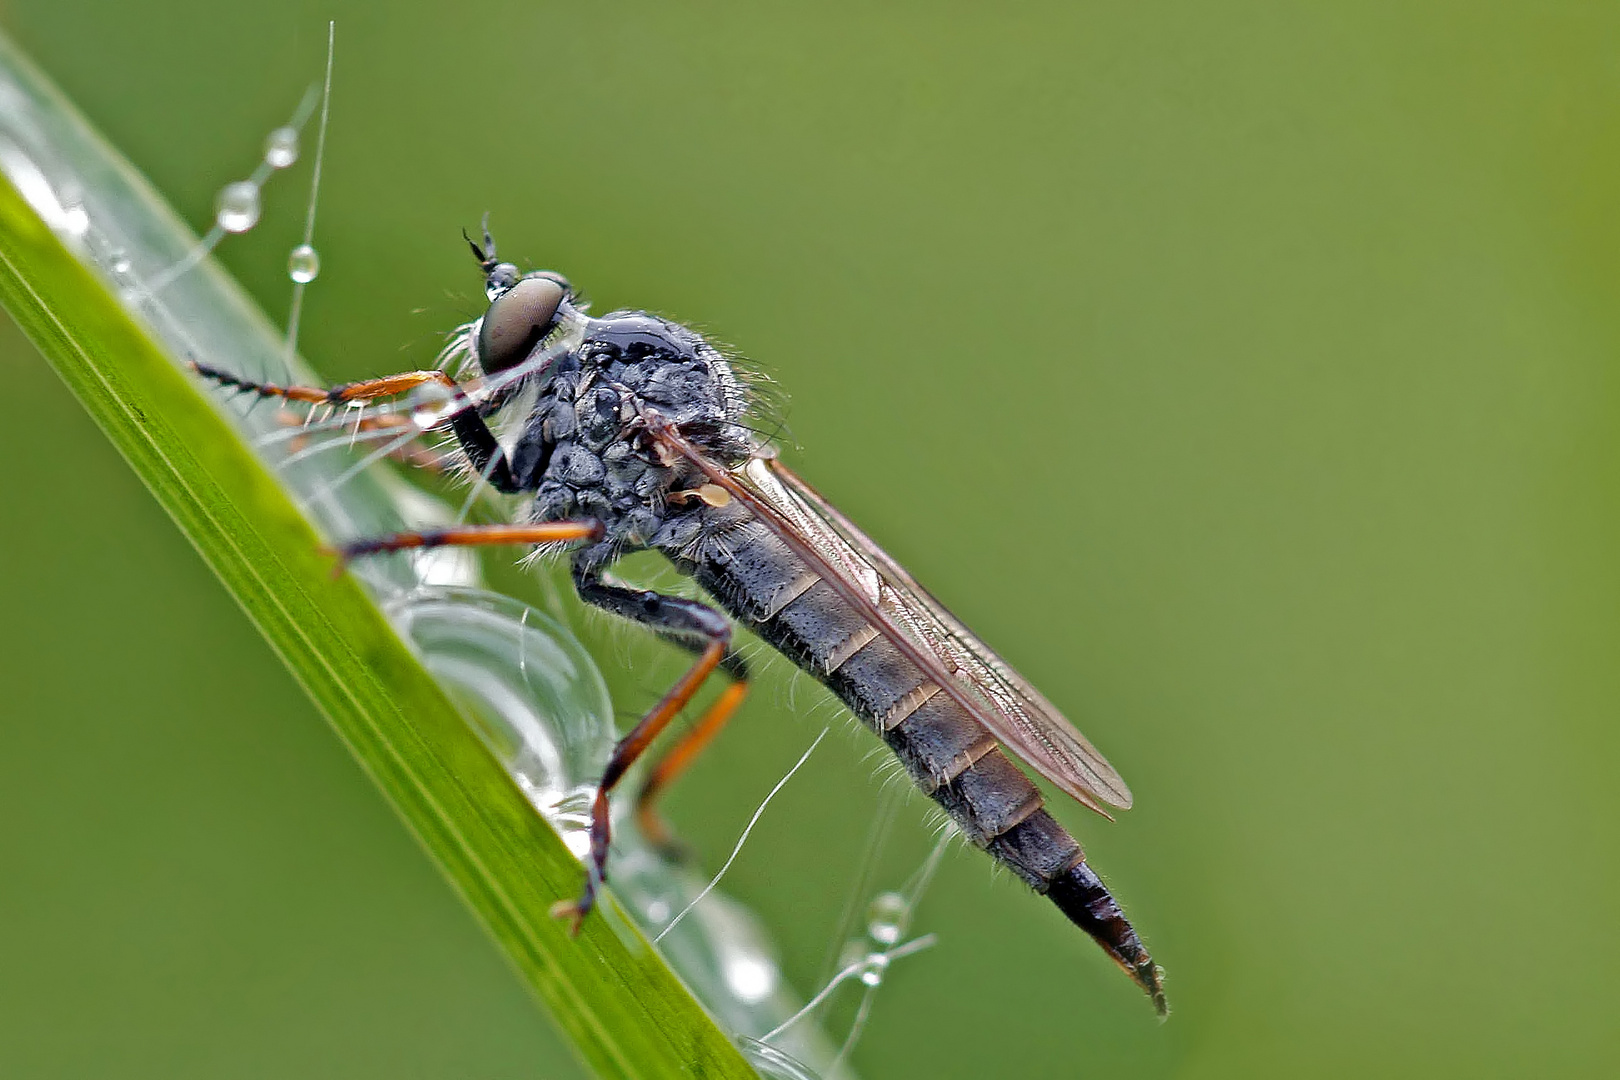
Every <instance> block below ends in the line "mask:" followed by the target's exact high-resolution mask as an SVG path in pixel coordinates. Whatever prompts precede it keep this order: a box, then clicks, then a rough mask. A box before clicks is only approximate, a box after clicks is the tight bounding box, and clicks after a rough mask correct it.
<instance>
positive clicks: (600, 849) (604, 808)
mask: <svg viewBox="0 0 1620 1080" xmlns="http://www.w3.org/2000/svg"><path fill="white" fill-rule="evenodd" d="M730 641H731V632H730V627H729V626H728V627H727V628H726V629H725V632H724V636H720V637H715V638H714V639H713V640H711V641H710V642H709V644H708V645H707V646H706V647H705V648H704V650H703V652H702V654H701V655H700V656H699V657H698V659H697V663H695V664H693V665H692V666H691V667H690V668H688V669H687V672H686V674H685V675H682V676H681V678H680V681H679V682H677V683H676V684H675V685H674V686H672V687H670V689H669V693H667V694H665V695H664V696H663V698H662V699H661V700H660V701H659V702H658V704H657V705H654V706H653V708H652V711H651V712H649V713H648V714H647V715H646V716H644V717H642V720H641V723H639V724H637V725H636V726H635V727H634V728H632V729H631V731H630V734H628V735H626V736H625V737H624V738H622V739H620V740H619V742H618V745H616V746H615V747H614V748H613V756H612V757H611V758H609V759H608V765H607V770H606V771H605V772H604V773H603V774H602V782H601V783H600V784H599V785H597V788H596V797H595V798H594V799H592V800H591V852H590V861H589V862H588V863H586V866H585V891H584V892H583V893H582V894H581V895H580V898H579V899H578V900H559V901H558V902H557V903H556V904H554V905H553V906H552V908H551V914H552V915H553V916H554V917H556V918H559V919H567V920H569V926H568V932H569V933H570V934H578V933H579V927H580V924H581V923H582V922H583V921H584V920H585V916H586V915H588V914H590V910H591V908H592V907H594V906H595V904H596V894H597V891H598V890H599V889H600V888H601V887H602V883H603V882H604V881H605V880H607V857H608V842H609V841H610V840H611V839H612V826H611V823H610V818H609V805H608V793H609V792H611V791H612V790H613V788H614V787H615V786H616V785H617V784H618V782H619V781H620V780H622V779H624V774H625V773H626V772H627V771H629V769H630V766H632V765H634V764H635V762H636V759H637V758H639V757H640V756H641V755H642V753H643V752H645V751H646V749H647V747H648V746H650V745H652V741H653V740H654V739H656V738H657V737H658V733H659V732H661V731H663V730H664V728H665V727H667V726H668V724H669V722H670V720H672V719H674V717H675V714H676V713H678V712H680V711H681V709H683V708H684V707H685V706H686V703H687V702H689V701H691V700H692V695H693V694H695V693H697V691H698V687H700V686H702V685H703V680H704V679H707V678H708V677H709V675H710V674H711V673H712V672H713V671H714V669H715V668H717V667H719V666H720V661H721V660H722V659H724V658H725V655H726V649H727V648H728V647H729V645H730Z"/></svg>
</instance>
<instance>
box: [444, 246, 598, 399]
mask: <svg viewBox="0 0 1620 1080" xmlns="http://www.w3.org/2000/svg"><path fill="white" fill-rule="evenodd" d="M483 231H484V242H483V245H482V246H480V245H479V244H478V243H477V242H476V241H474V240H473V238H472V237H470V236H467V234H466V233H462V237H463V238H464V239H465V240H466V241H467V246H468V247H470V248H472V253H473V256H474V257H475V258H477V260H478V268H479V269H480V270H482V271H483V272H484V294H485V295H486V296H487V297H488V298H489V310H488V311H486V312H484V317H483V318H482V319H480V320H479V321H478V329H477V336H476V337H475V338H474V340H473V347H474V350H475V351H474V355H475V357H476V358H477V361H478V366H479V368H480V369H481V370H482V371H483V373H484V374H485V375H486V376H491V375H496V374H499V373H501V372H504V371H510V370H512V369H513V368H516V367H517V366H518V365H519V364H521V363H523V362H524V361H525V360H527V359H528V358H529V357H530V356H531V355H533V353H534V351H535V349H536V348H537V347H538V346H539V345H540V344H541V343H542V342H544V341H546V340H547V339H548V338H550V337H552V336H553V335H554V334H555V333H557V331H558V330H560V329H561V328H562V327H563V325H564V324H565V323H568V322H570V321H577V320H578V319H579V318H581V313H580V312H579V310H578V308H576V307H575V306H574V304H573V303H572V300H573V296H574V290H573V286H572V285H570V284H569V283H568V279H567V278H565V277H563V276H562V275H561V274H557V273H554V272H552V271H550V270H531V271H529V272H528V273H524V272H523V271H521V270H519V269H518V268H517V267H516V266H514V265H513V264H511V263H509V262H501V261H500V260H499V259H498V258H497V257H496V255H495V240H494V238H493V237H491V236H490V234H489V218H488V216H487V215H486V216H485V218H484V229H483Z"/></svg>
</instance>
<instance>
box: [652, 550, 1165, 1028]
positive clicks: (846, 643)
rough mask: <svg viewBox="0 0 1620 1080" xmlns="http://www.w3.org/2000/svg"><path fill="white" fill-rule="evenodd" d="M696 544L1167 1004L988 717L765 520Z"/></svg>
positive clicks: (783, 636)
mask: <svg viewBox="0 0 1620 1080" xmlns="http://www.w3.org/2000/svg"><path fill="white" fill-rule="evenodd" d="M686 550H687V551H690V550H693V549H692V548H687V549H686ZM696 550H699V551H701V552H702V555H701V557H700V558H698V559H697V560H693V559H692V558H689V557H684V556H683V554H682V553H681V552H678V551H667V550H666V554H668V555H669V556H670V557H671V558H672V559H673V560H674V561H675V562H676V564H677V565H679V566H681V567H682V568H683V569H685V570H686V571H687V572H689V573H690V574H691V575H692V576H693V577H694V578H695V579H696V580H697V582H698V584H700V585H702V586H703V588H704V589H705V590H706V591H707V592H708V593H709V595H711V596H713V597H714V598H715V599H716V600H717V601H719V602H720V604H721V605H722V606H724V607H725V608H726V609H727V610H728V611H729V612H730V613H731V614H732V615H733V616H735V617H736V618H737V619H738V620H739V621H741V622H742V623H743V624H744V625H746V626H747V627H748V628H749V629H750V630H752V631H754V633H756V634H758V635H759V636H760V637H761V638H763V639H765V640H766V641H767V642H769V643H770V644H771V645H773V646H774V647H775V648H776V649H777V650H779V651H780V652H781V653H782V654H783V655H785V656H787V657H788V658H789V659H791V660H793V661H794V663H796V664H798V665H799V666H800V667H801V668H803V669H804V670H805V671H806V672H808V673H809V674H810V675H812V676H814V677H815V678H816V679H817V680H818V681H820V682H822V683H823V684H825V685H826V686H827V687H828V688H829V689H831V690H832V691H833V693H835V694H837V695H838V697H839V698H840V699H841V700H842V701H843V702H844V704H845V705H847V706H849V708H850V710H851V711H852V712H854V714H855V715H856V716H858V717H860V718H861V720H863V721H864V722H865V723H866V725H867V726H868V727H870V728H872V730H873V731H875V732H877V734H878V735H879V736H880V737H881V738H882V739H883V741H884V742H886V743H887V744H888V745H889V749H891V750H893V751H894V753H895V755H896V756H897V757H899V759H900V761H901V763H902V764H903V765H904V766H905V768H906V772H908V773H909V774H910V775H911V778H912V780H913V781H915V782H916V784H917V786H918V787H919V788H921V789H922V790H923V791H924V792H926V793H927V794H928V795H929V796H930V797H931V798H933V800H934V801H935V802H937V803H939V805H940V806H942V807H944V808H945V811H946V812H947V813H949V814H950V815H951V817H952V818H953V819H954V820H955V821H956V823H957V825H959V826H961V828H962V831H963V832H964V833H966V834H967V836H968V837H969V838H970V839H971V840H972V841H973V842H974V843H975V844H977V845H978V846H979V847H982V848H984V849H985V850H986V851H988V852H989V853H990V854H991V855H993V856H995V858H996V859H997V860H999V861H1000V862H1001V863H1002V864H1003V865H1004V866H1006V867H1008V868H1009V869H1011V870H1012V872H1013V873H1015V874H1017V875H1018V876H1019V877H1020V878H1022V879H1023V880H1024V881H1025V882H1026V883H1028V884H1029V885H1030V886H1031V887H1033V888H1034V889H1035V890H1036V891H1037V892H1040V893H1043V894H1045V895H1046V896H1047V897H1048V898H1050V899H1051V900H1052V902H1053V903H1054V904H1056V905H1057V907H1058V908H1059V910H1061V911H1062V912H1063V913H1064V914H1065V915H1067V916H1068V917H1069V920H1070V921H1071V922H1073V923H1074V924H1075V925H1077V926H1079V927H1080V928H1081V929H1082V930H1084V931H1085V932H1086V933H1088V934H1090V935H1091V937H1092V938H1093V939H1094V940H1095V941H1096V942H1097V943H1098V944H1099V945H1101V946H1102V947H1103V949H1104V950H1105V951H1106V952H1107V953H1108V954H1109V955H1110V956H1111V957H1113V959H1114V961H1115V962H1116V963H1118V964H1119V965H1120V966H1121V967H1122V968H1124V969H1125V970H1126V972H1128V973H1129V974H1130V975H1131V977H1132V978H1133V979H1135V980H1136V982H1137V984H1138V985H1140V986H1141V987H1142V988H1143V989H1144V990H1146V991H1147V992H1148V994H1149V995H1151V996H1152V998H1153V1003H1154V1006H1155V1007H1156V1008H1157V1009H1158V1010H1159V1012H1160V1013H1161V1014H1163V1013H1164V1012H1165V1011H1166V1006H1165V1000H1164V990H1163V987H1162V985H1161V984H1160V980H1159V971H1158V968H1157V967H1156V966H1155V965H1154V963H1153V958H1152V957H1151V956H1149V955H1148V952H1147V950H1146V949H1145V948H1143V947H1142V942H1141V940H1140V939H1139V938H1138V937H1137V934H1136V931H1135V929H1133V928H1132V926H1131V924H1130V922H1129V921H1128V920H1127V919H1126V918H1125V914H1124V912H1122V911H1121V910H1120V908H1119V904H1118V903H1117V902H1116V901H1115V900H1114V898H1113V896H1112V895H1111V894H1110V893H1109V892H1108V889H1107V887H1106V886H1104V885H1103V883H1102V881H1101V880H1099V879H1098V877H1097V875H1096V873H1095V872H1094V871H1093V870H1092V869H1091V867H1089V866H1087V865H1086V862H1085V856H1084V854H1083V853H1082V851H1081V849H1080V844H1079V842H1078V841H1076V840H1075V838H1074V837H1072V836H1070V835H1069V833H1068V831H1067V830H1065V829H1064V828H1063V826H1062V825H1059V824H1058V823H1057V821H1055V820H1054V819H1053V818H1052V816H1051V815H1050V814H1048V813H1047V812H1046V811H1045V810H1044V809H1042V805H1041V802H1042V800H1041V793H1040V790H1039V789H1038V788H1036V787H1035V785H1034V784H1033V783H1031V782H1030V779H1029V777H1027V776H1025V775H1024V774H1023V773H1022V772H1021V771H1020V770H1019V769H1018V768H1017V766H1015V765H1014V764H1013V763H1012V762H1011V761H1009V760H1008V759H1007V757H1006V755H1005V754H1003V753H1002V750H1001V747H1000V745H999V744H998V743H997V742H996V740H995V737H994V736H993V735H991V734H990V731H989V730H988V729H987V728H985V727H984V725H982V724H981V723H979V722H978V721H977V720H975V719H974V718H973V717H972V716H971V715H970V714H969V713H968V711H967V710H966V709H965V708H963V707H962V706H961V705H960V704H959V703H958V702H957V701H956V699H955V698H953V697H951V696H950V695H949V694H947V693H945V692H944V691H943V690H941V689H940V687H939V686H938V684H936V683H935V682H934V681H933V680H932V679H931V678H930V677H929V676H928V675H927V674H926V673H925V672H924V671H923V670H922V669H920V668H919V667H917V666H916V665H915V664H913V663H912V662H911V661H910V660H908V659H906V657H905V656H904V655H903V654H902V653H901V651H900V650H899V649H898V648H896V647H895V645H894V643H893V642H892V641H890V640H889V639H888V638H887V637H886V636H885V635H883V634H881V633H879V632H878V630H877V628H876V627H874V626H872V625H871V624H869V623H868V622H867V621H866V618H865V616H864V615H863V614H861V612H860V611H859V610H857V609H856V608H855V607H854V605H852V604H850V603H849V602H848V601H847V600H845V599H844V598H843V596H841V595H840V594H839V592H838V591H837V590H836V589H834V588H833V587H832V586H831V585H829V584H828V583H827V582H825V581H823V580H822V579H821V577H820V576H819V575H817V574H816V573H815V572H813V571H812V570H810V568H809V567H807V566H806V565H805V564H804V563H803V562H802V561H801V560H800V559H799V558H798V556H796V555H794V554H793V553H792V552H791V551H790V550H789V549H788V547H787V545H786V544H784V543H782V541H781V540H779V539H778V538H777V537H776V535H775V534H774V533H772V532H770V531H769V530H768V529H767V528H765V527H764V526H763V525H761V524H759V523H758V522H757V521H754V520H752V519H748V518H743V519H742V520H736V519H735V518H734V519H732V522H730V523H728V524H727V525H726V526H725V527H724V529H723V531H718V530H717V531H715V532H712V533H711V534H709V535H708V536H706V537H705V538H704V539H703V540H702V541H700V542H699V544H698V545H697V548H696Z"/></svg>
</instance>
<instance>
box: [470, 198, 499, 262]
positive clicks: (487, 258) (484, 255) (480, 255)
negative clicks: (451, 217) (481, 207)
mask: <svg viewBox="0 0 1620 1080" xmlns="http://www.w3.org/2000/svg"><path fill="white" fill-rule="evenodd" d="M480 227H481V229H482V230H483V233H484V246H483V247H479V246H478V241H476V240H474V239H473V238H472V237H470V236H468V235H467V230H466V229H462V230H461V238H462V239H463V240H465V241H467V246H468V247H470V248H472V253H473V258H475V259H477V260H478V269H480V270H482V271H483V272H484V275H485V276H486V277H487V276H488V275H489V273H490V272H491V271H492V270H494V269H495V267H497V266H499V265H500V260H499V259H497V258H496V257H495V238H494V237H493V236H491V235H490V234H489V211H488V210H485V211H484V220H483V222H482V223H481V226H480Z"/></svg>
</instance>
